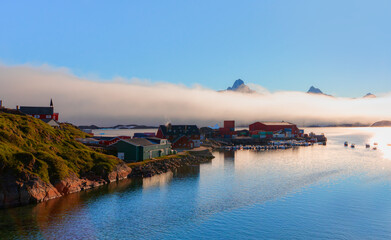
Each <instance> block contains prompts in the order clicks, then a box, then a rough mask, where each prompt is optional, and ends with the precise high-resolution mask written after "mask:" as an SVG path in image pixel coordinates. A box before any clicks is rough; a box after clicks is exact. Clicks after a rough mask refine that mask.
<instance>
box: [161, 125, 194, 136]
mask: <svg viewBox="0 0 391 240" xmlns="http://www.w3.org/2000/svg"><path fill="white" fill-rule="evenodd" d="M159 128H160V129H161V130H162V133H163V135H164V136H170V135H200V129H199V128H198V127H197V126H196V125H169V126H165V125H160V126H159Z"/></svg>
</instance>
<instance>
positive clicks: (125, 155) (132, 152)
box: [110, 138, 171, 162]
mask: <svg viewBox="0 0 391 240" xmlns="http://www.w3.org/2000/svg"><path fill="white" fill-rule="evenodd" d="M110 146H112V147H114V148H115V149H116V150H117V156H118V158H119V159H122V160H124V161H125V162H141V161H144V160H146V159H151V158H156V157H161V156H165V155H168V154H170V153H171V144H170V143H169V142H168V140H167V139H159V142H156V141H152V140H148V139H145V138H134V139H121V140H119V141H117V142H116V143H113V144H111V145H110Z"/></svg>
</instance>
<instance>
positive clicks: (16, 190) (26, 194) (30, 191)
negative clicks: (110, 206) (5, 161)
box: [0, 163, 132, 208]
mask: <svg viewBox="0 0 391 240" xmlns="http://www.w3.org/2000/svg"><path fill="white" fill-rule="evenodd" d="M131 172H132V169H131V168H129V167H128V166H127V165H126V164H125V163H120V164H118V165H117V166H116V167H115V168H114V170H113V171H112V172H110V173H108V174H107V176H105V177H102V176H94V177H89V178H84V177H83V178H79V177H77V176H76V174H75V173H71V174H70V175H69V176H68V177H67V178H65V179H63V180H61V181H58V182H56V183H54V184H52V183H46V182H44V181H42V180H41V179H40V178H39V177H37V176H35V175H33V174H28V173H23V174H22V175H21V176H18V177H16V176H15V174H13V173H12V172H9V171H8V172H3V173H1V176H0V208H10V207H17V206H22V205H26V204H29V203H40V202H44V201H48V200H50V199H54V198H58V197H62V196H64V195H67V194H71V193H75V192H80V191H83V190H87V189H91V188H95V187H99V186H102V185H104V184H108V183H111V182H115V181H119V180H122V179H125V178H127V177H128V175H129V174H130V173H131Z"/></svg>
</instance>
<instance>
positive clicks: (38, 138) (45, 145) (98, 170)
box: [0, 113, 120, 183]
mask: <svg viewBox="0 0 391 240" xmlns="http://www.w3.org/2000/svg"><path fill="white" fill-rule="evenodd" d="M88 136H89V135H88V134H87V133H84V132H82V131H80V130H79V129H77V128H76V127H74V126H73V125H71V124H65V123H62V124H61V125H60V127H59V128H52V127H51V126H49V125H48V124H46V123H44V122H43V121H41V120H39V119H35V118H33V117H29V116H20V115H14V114H8V113H0V174H1V172H2V171H4V170H7V169H9V170H12V171H14V172H15V173H17V174H22V173H26V172H27V173H30V174H34V175H37V176H39V177H40V178H41V179H42V180H44V181H46V182H52V183H53V182H55V181H57V180H61V179H64V178H66V177H67V176H68V175H69V173H71V172H73V173H75V174H76V175H78V176H84V175H86V174H90V173H94V174H97V175H104V174H106V173H108V172H110V171H112V169H113V167H114V166H115V165H117V164H118V163H119V161H120V160H119V159H118V158H116V157H114V156H109V155H105V154H103V153H99V152H96V151H94V150H92V149H90V148H88V147H87V146H85V145H84V144H82V143H79V142H77V141H76V140H75V138H84V137H88Z"/></svg>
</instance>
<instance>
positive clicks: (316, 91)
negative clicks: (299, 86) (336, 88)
mask: <svg viewBox="0 0 391 240" xmlns="http://www.w3.org/2000/svg"><path fill="white" fill-rule="evenodd" d="M307 93H316V94H323V92H322V91H321V90H320V89H319V88H316V87H314V86H311V87H310V89H309V90H308V92H307Z"/></svg>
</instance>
